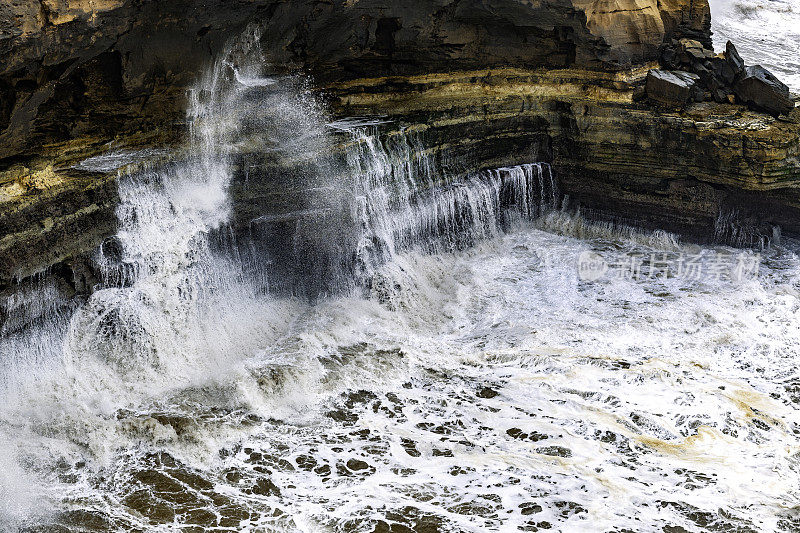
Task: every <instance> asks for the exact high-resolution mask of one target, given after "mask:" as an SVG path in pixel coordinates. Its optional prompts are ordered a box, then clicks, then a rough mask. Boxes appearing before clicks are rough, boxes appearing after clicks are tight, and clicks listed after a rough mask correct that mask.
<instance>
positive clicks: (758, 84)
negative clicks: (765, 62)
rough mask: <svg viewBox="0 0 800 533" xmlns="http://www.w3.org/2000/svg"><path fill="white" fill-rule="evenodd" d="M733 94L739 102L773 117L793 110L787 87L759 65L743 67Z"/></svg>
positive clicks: (792, 102)
mask: <svg viewBox="0 0 800 533" xmlns="http://www.w3.org/2000/svg"><path fill="white" fill-rule="evenodd" d="M733 92H734V93H735V94H736V97H737V98H738V99H739V100H740V101H742V102H744V103H746V104H748V105H749V106H752V107H753V108H755V109H758V110H761V111H766V112H767V113H770V114H772V115H775V116H777V115H780V114H782V113H788V112H789V111H791V110H792V109H794V101H793V100H792V97H791V96H790V95H789V87H787V86H786V85H785V84H783V83H782V82H781V81H780V80H779V79H778V78H776V77H775V76H774V75H773V74H772V73H771V72H770V71H768V70H767V69H765V68H764V67H762V66H761V65H755V66H752V67H745V69H744V72H743V73H742V74H740V75H739V79H738V80H737V82H736V84H735V85H734V86H733Z"/></svg>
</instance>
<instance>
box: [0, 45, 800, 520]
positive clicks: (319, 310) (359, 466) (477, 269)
mask: <svg viewBox="0 0 800 533" xmlns="http://www.w3.org/2000/svg"><path fill="white" fill-rule="evenodd" d="M257 42H258V36H257V34H255V33H246V34H245V35H244V36H243V37H242V38H241V39H240V40H239V41H237V42H235V43H233V44H232V45H231V48H230V50H229V51H228V52H227V53H226V54H224V55H223V56H222V57H221V58H220V60H219V61H218V63H217V64H216V65H214V66H213V67H212V68H210V69H209V71H208V72H207V73H206V74H205V75H204V76H203V77H202V79H201V80H200V81H199V82H198V85H197V87H195V89H194V90H193V91H192V92H191V105H190V108H189V110H188V117H187V118H188V120H189V121H190V123H191V124H192V128H191V138H190V148H189V150H188V153H189V157H184V158H181V159H175V160H172V161H167V162H163V161H162V162H160V163H158V164H154V165H146V164H138V165H136V166H135V168H133V169H128V170H123V171H121V175H120V180H119V183H120V198H121V202H120V206H119V208H118V211H117V216H118V220H119V232H118V235H117V236H116V238H115V239H113V240H112V241H110V242H109V243H108V245H107V246H104V247H103V248H102V249H100V250H98V253H97V258H96V260H97V262H98V264H99V265H100V267H101V273H102V278H103V279H102V285H101V287H100V288H99V290H97V291H96V292H95V293H94V294H93V295H92V296H91V297H90V298H89V299H88V300H87V301H85V302H83V301H74V300H72V299H70V298H67V297H65V295H64V294H63V291H62V290H61V289H60V287H59V286H58V284H57V283H56V282H54V281H53V280H52V279H50V278H47V277H42V278H41V279H37V280H33V281H32V282H30V283H27V284H25V285H24V286H22V287H20V289H19V290H18V291H17V292H16V293H15V294H13V295H10V296H4V300H3V301H2V302H0V303H2V305H3V309H4V310H5V311H6V313H8V316H9V317H10V319H9V320H8V321H7V322H6V324H5V325H4V326H3V327H4V329H3V330H2V331H0V334H1V335H0V336H1V337H2V339H1V340H0V351H1V356H0V371H2V373H0V376H2V378H1V379H0V398H1V399H2V402H0V531H3V532H5V531H9V532H11V531H27V532H50V531H54V532H86V531H93V532H95V531H97V532H112V531H114V532H116V531H126V532H127V531H141V532H177V531H181V532H212V531H214V532H219V531H252V532H273V531H276V532H277V531H281V532H283V531H287V532H295V531H299V532H325V531H331V532H361V531H363V532H389V531H391V532H402V531H416V532H462V531H463V532H467V531H475V532H482V531H598V532H611V531H614V532H623V531H637V532H639V531H648V532H649V531H659V532H668V533H673V532H682V531H692V532H693V531H737V532H747V531H753V532H763V531H785V532H793V531H798V530H800V372H799V371H798V365H797V361H798V356H799V355H800V354H798V352H799V351H800V328H798V327H797V316H798V311H800V260H799V259H798V256H797V250H798V249H800V248H798V246H799V245H800V243H797V242H794V241H792V240H791V239H783V240H782V241H781V242H780V243H778V242H777V241H776V242H774V243H772V244H771V246H769V247H762V246H759V247H758V248H752V249H749V248H731V247H728V246H724V245H722V244H720V245H717V246H705V247H700V246H697V245H692V244H686V243H682V242H681V241H680V239H679V238H678V237H677V236H675V235H671V234H668V233H664V232H642V231H639V230H637V229H635V228H631V227H623V226H615V225H611V224H602V223H596V222H590V221H587V220H585V219H584V218H583V217H582V216H581V214H580V213H579V212H565V211H563V210H562V209H561V208H560V207H561V204H562V202H561V200H562V198H561V195H560V194H559V191H558V176H557V174H556V173H554V172H553V171H552V169H550V167H549V166H548V165H546V164H544V163H538V162H535V161H531V162H530V163H529V164H527V165H521V166H518V167H512V168H501V169H492V170H487V171H484V172H480V173H476V174H474V175H471V176H466V177H464V176H458V177H453V176H447V175H446V173H444V172H443V171H442V170H441V168H440V166H439V165H438V163H437V161H436V160H435V158H432V157H430V154H427V153H426V151H425V150H424V137H420V136H416V135H413V134H411V133H403V132H400V133H398V132H395V133H393V134H391V135H388V136H387V135H383V134H382V130H381V128H382V127H384V126H385V123H384V121H383V120H381V119H368V118H363V117H360V118H353V119H350V120H341V119H340V120H336V121H332V120H331V119H330V118H329V117H327V116H326V114H325V110H324V107H322V106H321V105H319V104H318V103H317V102H316V101H315V100H314V98H313V97H311V96H310V94H309V93H308V92H307V91H306V90H305V89H304V83H303V81H302V80H297V79H292V78H286V77H282V76H275V75H274V74H272V73H269V72H264V71H263V68H262V64H263V58H262V57H261V54H260V51H259V50H258V46H257V44H256V43H257ZM743 53H744V50H743ZM776 64H777V63H776ZM342 146H343V147H344V148H343V149H344V150H345V152H346V155H347V157H346V158H345V159H346V161H344V162H341V161H334V160H332V159H328V158H326V157H324V156H319V155H318V154H325V153H327V152H330V151H331V150H332V149H333V148H334V147H342ZM244 150H247V151H249V152H250V153H257V154H269V157H271V158H279V159H282V160H285V161H296V160H298V159H300V160H304V161H305V160H307V159H309V158H311V156H309V155H308V154H317V155H315V156H314V157H313V158H311V159H312V161H310V162H309V161H306V164H305V166H303V167H302V168H304V169H305V170H304V172H303V173H300V174H298V175H296V176H287V177H286V179H287V180H294V181H293V182H292V185H293V187H294V189H293V190H296V191H299V192H298V194H302V195H307V198H305V200H304V202H301V205H300V207H301V208H302V211H301V212H302V213H303V214H305V215H307V217H308V220H307V222H305V223H303V224H299V225H298V237H297V243H298V244H297V248H296V250H295V251H294V252H295V255H294V256H293V257H294V259H295V260H296V261H297V262H298V264H296V265H294V267H296V268H297V269H298V270H302V271H303V272H311V273H312V276H317V273H318V272H323V271H324V272H325V273H326V275H327V276H329V277H330V278H331V279H332V280H333V281H334V282H335V283H332V284H331V285H329V286H327V287H329V289H328V290H326V291H322V292H320V293H318V294H316V295H315V297H314V298H311V299H310V298H307V297H305V295H304V293H298V294H303V296H299V295H298V296H291V295H287V293H286V292H285V291H284V292H280V291H277V292H276V291H272V290H270V287H271V286H274V285H279V282H280V280H275V279H270V277H269V276H270V274H269V272H271V271H270V270H269V269H268V268H267V266H268V265H269V264H270V263H271V261H273V259H274V258H270V257H260V256H257V255H254V254H252V253H251V254H250V255H246V254H245V251H246V250H248V249H249V248H248V243H247V242H235V241H236V240H237V239H239V238H240V237H237V236H235V235H233V232H232V230H231V228H230V226H229V224H230V222H231V217H232V211H233V205H232V198H231V196H230V187H231V183H232V182H233V180H234V179H235V172H236V166H237V164H236V157H237V154H239V153H241V152H242V151H244ZM140 156H141V154H130V153H121V152H112V153H111V155H110V156H109V157H106V158H100V159H93V160H92V161H89V162H87V163H86V168H95V167H101V168H103V169H106V168H108V165H116V164H117V162H118V161H125V162H127V161H129V160H130V161H135V160H136V159H138V158H139V157H140ZM160 157H161V158H162V159H163V157H164V156H163V154H160ZM342 176H345V177H346V179H342ZM272 221H273V218H271V217H270V215H269V214H265V215H264V217H262V218H261V219H260V220H258V221H256V222H257V223H258V224H269V223H271V222H272ZM720 223H721V224H723V223H727V222H726V221H725V220H721V222H720ZM720 230H721V231H720V234H727V233H726V232H725V231H722V230H724V228H720ZM220 241H224V242H225V243H227V245H226V246H219V242H220ZM320 262H323V263H325V268H324V269H318V268H316V267H318V266H319V265H318V263H320ZM308 263H313V264H312V265H310V266H309V264H308ZM292 266H293V265H288V266H287V268H291V267H292ZM285 270H286V269H284V271H285ZM330 287H333V289H330ZM334 289H335V290H334ZM24 323H31V324H32V325H31V326H29V327H27V328H22V327H20V325H21V324H24Z"/></svg>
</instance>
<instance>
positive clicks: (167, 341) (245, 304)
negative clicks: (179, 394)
mask: <svg viewBox="0 0 800 533" xmlns="http://www.w3.org/2000/svg"><path fill="white" fill-rule="evenodd" d="M257 43H258V35H257V33H256V32H248V33H246V34H245V36H243V37H242V38H240V39H238V40H237V41H236V44H235V45H234V46H232V47H231V48H230V49H229V50H228V52H226V53H225V54H224V55H223V57H222V58H220V59H219V60H218V61H217V62H216V64H215V65H214V66H213V68H211V69H209V71H208V72H207V73H206V74H205V75H204V76H203V78H202V80H201V82H200V83H198V84H197V85H196V86H195V87H194V88H192V89H191V90H190V91H189V96H190V105H189V109H188V113H187V115H188V116H187V119H188V121H189V123H190V130H189V131H190V137H189V142H188V144H187V148H186V149H185V150H184V151H182V152H179V153H175V154H172V155H170V154H161V155H160V156H159V157H158V158H156V159H157V161H155V162H154V161H150V162H139V163H134V164H132V165H130V166H129V167H127V168H126V169H125V170H123V171H121V174H120V177H119V180H118V183H119V197H120V203H119V206H118V208H117V218H118V231H117V233H116V235H115V237H113V238H112V239H109V240H108V241H106V242H105V243H104V244H103V245H102V246H101V247H100V248H99V249H98V250H97V251H96V252H95V259H94V260H95V262H96V265H97V270H98V272H100V273H101V275H102V276H101V277H102V279H101V280H99V282H98V283H97V285H96V286H95V287H94V290H93V291H92V293H91V295H90V296H89V297H88V299H86V300H85V301H84V300H83V299H81V298H79V297H70V295H69V294H68V292H67V291H65V290H64V288H63V287H61V286H60V285H59V283H58V278H57V277H53V276H48V275H47V273H44V274H42V275H40V276H36V277H34V278H32V279H30V280H27V281H26V282H25V283H24V284H23V285H21V286H20V287H18V288H17V289H16V290H15V291H14V292H13V293H12V294H11V295H9V296H7V297H6V298H5V299H4V301H3V302H2V304H3V308H4V310H5V314H6V315H7V319H6V320H5V321H4V322H3V325H2V330H0V350H1V351H2V355H0V370H1V371H0V376H2V378H0V379H2V381H1V382H0V394H2V398H3V400H4V401H3V402H2V407H1V408H0V440H2V442H4V443H6V444H7V445H4V446H3V447H2V448H0V449H2V451H3V453H6V454H8V457H4V458H2V463H3V464H17V463H18V459H19V457H20V456H21V455H26V456H28V457H30V456H36V455H37V454H41V456H42V457H44V456H48V455H49V456H51V459H49V460H47V461H45V460H44V459H42V460H41V462H40V463H39V464H42V463H45V462H48V461H52V460H55V459H53V457H58V456H59V454H69V453H72V452H70V451H65V450H63V449H62V450H59V451H58V452H54V450H52V449H50V447H49V446H50V445H48V444H45V443H44V442H43V440H42V438H43V437H42V435H41V432H42V431H46V432H47V433H48V434H49V435H50V436H51V437H52V436H56V437H59V438H61V439H63V440H64V441H65V442H70V443H71V445H74V446H77V447H79V448H89V449H92V450H94V451H95V452H96V453H97V454H98V455H102V453H101V449H105V451H106V452H109V453H110V452H113V448H114V446H115V444H114V443H115V442H117V443H118V442H119V441H118V440H116V439H114V438H109V434H110V433H109V432H111V433H114V432H116V431H118V430H117V429H113V428H114V423H113V419H114V417H115V416H118V414H119V413H120V412H123V411H125V410H134V411H135V410H136V409H137V406H138V405H140V404H142V403H143V402H147V401H148V398H156V397H159V396H161V395H165V394H168V391H170V390H174V389H176V388H179V387H190V386H193V385H197V384H202V383H204V382H205V380H208V379H210V378H211V376H215V375H218V374H219V373H224V371H225V368H226V367H228V366H230V365H231V360H232V359H235V358H237V357H239V358H241V357H245V356H246V355H247V354H252V352H253V351H254V350H255V347H254V346H255V345H254V343H256V342H258V341H256V340H254V339H263V338H265V337H267V336H268V335H269V332H270V331H271V328H274V327H276V324H278V323H280V322H281V321H282V320H284V321H285V320H290V319H291V317H274V316H270V315H271V313H272V310H271V309H270V307H269V305H270V304H269V302H270V298H271V294H276V293H284V294H285V293H289V294H297V295H303V296H312V297H314V298H320V297H324V296H325V295H326V294H332V293H341V292H348V291H369V290H370V289H375V280H374V276H375V274H376V272H377V271H378V269H379V268H380V266H381V265H382V264H385V263H386V262H388V261H391V260H392V259H393V258H394V257H395V256H396V255H397V254H399V253H401V252H404V251H408V250H412V249H416V250H420V251H423V252H429V253H433V252H447V251H453V250H457V249H463V248H465V247H468V246H470V245H472V244H474V243H475V242H477V241H478V240H481V239H485V238H489V237H493V236H497V235H498V234H500V233H501V232H503V231H504V230H506V229H508V228H510V227H513V226H514V225H515V224H519V223H522V222H525V221H527V220H531V219H534V218H536V217H537V216H539V215H541V214H542V213H544V212H545V211H546V210H548V209H550V208H553V207H555V206H556V205H557V204H558V201H559V193H558V187H557V185H556V180H555V177H554V176H553V174H552V173H551V171H550V169H549V166H548V165H546V164H542V163H531V164H527V165H522V166H518V167H513V168H501V169H495V170H486V171H483V172H479V173H477V174H471V175H461V176H448V175H446V174H445V173H444V172H443V171H442V168H441V166H440V165H439V164H438V162H437V160H436V158H435V157H432V156H430V154H428V153H426V151H425V149H424V143H423V141H422V139H421V138H420V137H419V136H418V135H415V134H412V133H405V132H399V133H398V132H394V133H392V134H390V135H384V134H382V132H381V124H380V122H369V121H363V120H353V121H335V122H331V121H330V120H328V119H327V118H326V114H325V111H324V109H323V108H322V106H321V105H320V104H319V103H318V102H317V101H316V100H315V99H314V98H313V97H312V96H310V93H309V92H308V91H306V90H305V88H304V83H303V80H301V79H297V78H292V77H286V76H282V77H279V76H275V77H270V76H268V75H266V74H265V70H268V69H267V67H266V66H265V61H264V59H263V56H262V54H261V53H260V51H259V49H258V44H257ZM341 154H344V157H342V156H341ZM118 156H119V154H116V155H115V154H111V155H109V156H101V157H100V158H94V160H92V161H89V162H87V163H86V164H87V165H103V164H104V162H107V160H108V159H113V158H114V157H118ZM262 158H272V159H275V158H278V159H281V160H282V161H284V162H285V163H286V164H285V165H284V166H285V167H287V168H288V167H290V166H291V165H294V166H295V167H296V168H299V169H301V170H299V171H298V172H296V173H294V174H292V175H286V176H282V179H284V180H286V181H287V182H289V183H290V186H288V187H285V188H284V190H289V191H292V193H293V194H294V198H293V199H292V207H293V209H294V210H293V211H290V212H289V213H288V214H287V213H282V214H280V215H275V214H274V213H270V212H264V213H260V214H259V216H256V217H253V218H252V220H250V222H249V224H245V225H244V226H246V227H247V228H249V229H248V230H247V231H241V230H236V229H234V225H233V224H232V218H233V217H234V216H235V212H234V209H233V206H232V203H231V199H230V194H229V190H230V188H231V187H232V183H233V182H234V181H236V180H237V179H239V178H240V177H241V176H242V175H244V176H245V178H244V179H243V180H242V182H241V183H240V184H239V186H242V187H256V186H257V185H256V184H255V183H254V182H256V181H257V180H258V179H259V168H258V164H257V161H258V160H260V159H262ZM254 161H255V163H254ZM284 194H288V193H284ZM287 220H288V221H289V224H288V226H289V227H291V228H292V231H291V235H289V236H288V238H286V237H285V238H284V239H283V241H281V242H276V241H275V240H273V239H272V238H271V237H272V236H274V235H275V233H274V232H273V231H271V230H270V229H269V228H270V227H272V226H275V225H276V224H283V226H286V222H287ZM237 226H239V227H240V226H242V224H237ZM287 243H288V244H287ZM55 413H58V415H55ZM56 418H57V419H58V422H57V423H56V422H55V419H56ZM42 428H48V429H46V430H45V429H42ZM54 432H55V434H54ZM31 443H35V444H34V445H32V444H31ZM34 462H36V461H34ZM43 470H44V469H43ZM15 471H16V470H15ZM20 483H22V481H20V479H19V476H17V477H15V478H13V479H12V478H11V477H8V479H4V478H3V477H2V476H0V501H3V502H9V503H4V504H2V505H5V506H6V507H8V508H3V507H2V506H0V516H2V515H4V516H14V515H15V513H23V512H24V510H23V509H22V508H23V507H25V506H24V505H23V504H22V503H20V501H21V499H24V498H21V496H19V495H20V494H24V491H21V490H20V488H19V487H20ZM12 493H15V494H17V496H16V497H15V498H11V497H10V494H12ZM14 502H16V503H14ZM15 506H16V507H15ZM17 507H19V508H17Z"/></svg>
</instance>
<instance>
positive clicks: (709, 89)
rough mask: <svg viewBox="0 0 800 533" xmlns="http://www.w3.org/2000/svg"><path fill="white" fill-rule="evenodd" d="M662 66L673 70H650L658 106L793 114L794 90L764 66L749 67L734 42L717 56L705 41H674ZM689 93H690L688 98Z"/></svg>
mask: <svg viewBox="0 0 800 533" xmlns="http://www.w3.org/2000/svg"><path fill="white" fill-rule="evenodd" d="M661 64H662V65H663V66H664V67H665V68H668V69H672V70H669V71H661V70H653V71H651V75H650V76H648V82H647V88H646V92H647V95H648V96H649V97H650V98H651V100H653V101H654V102H657V103H659V104H663V105H667V106H673V107H676V106H677V107H679V106H682V105H685V104H686V103H687V102H690V101H692V102H703V101H706V100H713V101H715V102H717V103H725V102H730V103H734V102H738V103H741V104H744V105H747V106H749V107H750V108H751V109H754V110H757V111H764V112H766V113H770V114H772V115H775V116H778V115H781V114H786V113H789V112H790V111H791V110H792V109H794V100H793V99H792V97H791V95H790V94H789V87H787V86H786V85H785V84H783V83H782V82H781V81H780V80H779V79H777V78H776V77H775V76H774V75H773V74H772V73H771V72H769V71H768V70H767V69H765V68H764V67H762V66H761V65H755V66H751V67H747V66H746V65H745V63H744V60H742V58H741V56H740V55H739V52H737V50H736V46H735V45H734V44H733V43H732V42H730V41H728V43H727V44H726V46H725V52H724V53H722V54H715V53H714V51H713V49H712V48H711V47H710V46H709V47H706V46H705V45H704V44H703V43H701V42H700V41H696V40H693V39H688V38H682V39H679V40H675V39H671V40H670V41H668V42H665V43H664V45H663V47H662V49H661ZM693 78H697V80H696V81H695V80H694V79H693ZM683 86H685V90H682V87H683ZM687 91H688V92H690V93H691V94H689V95H688V96H687V95H686V94H685V93H687Z"/></svg>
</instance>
